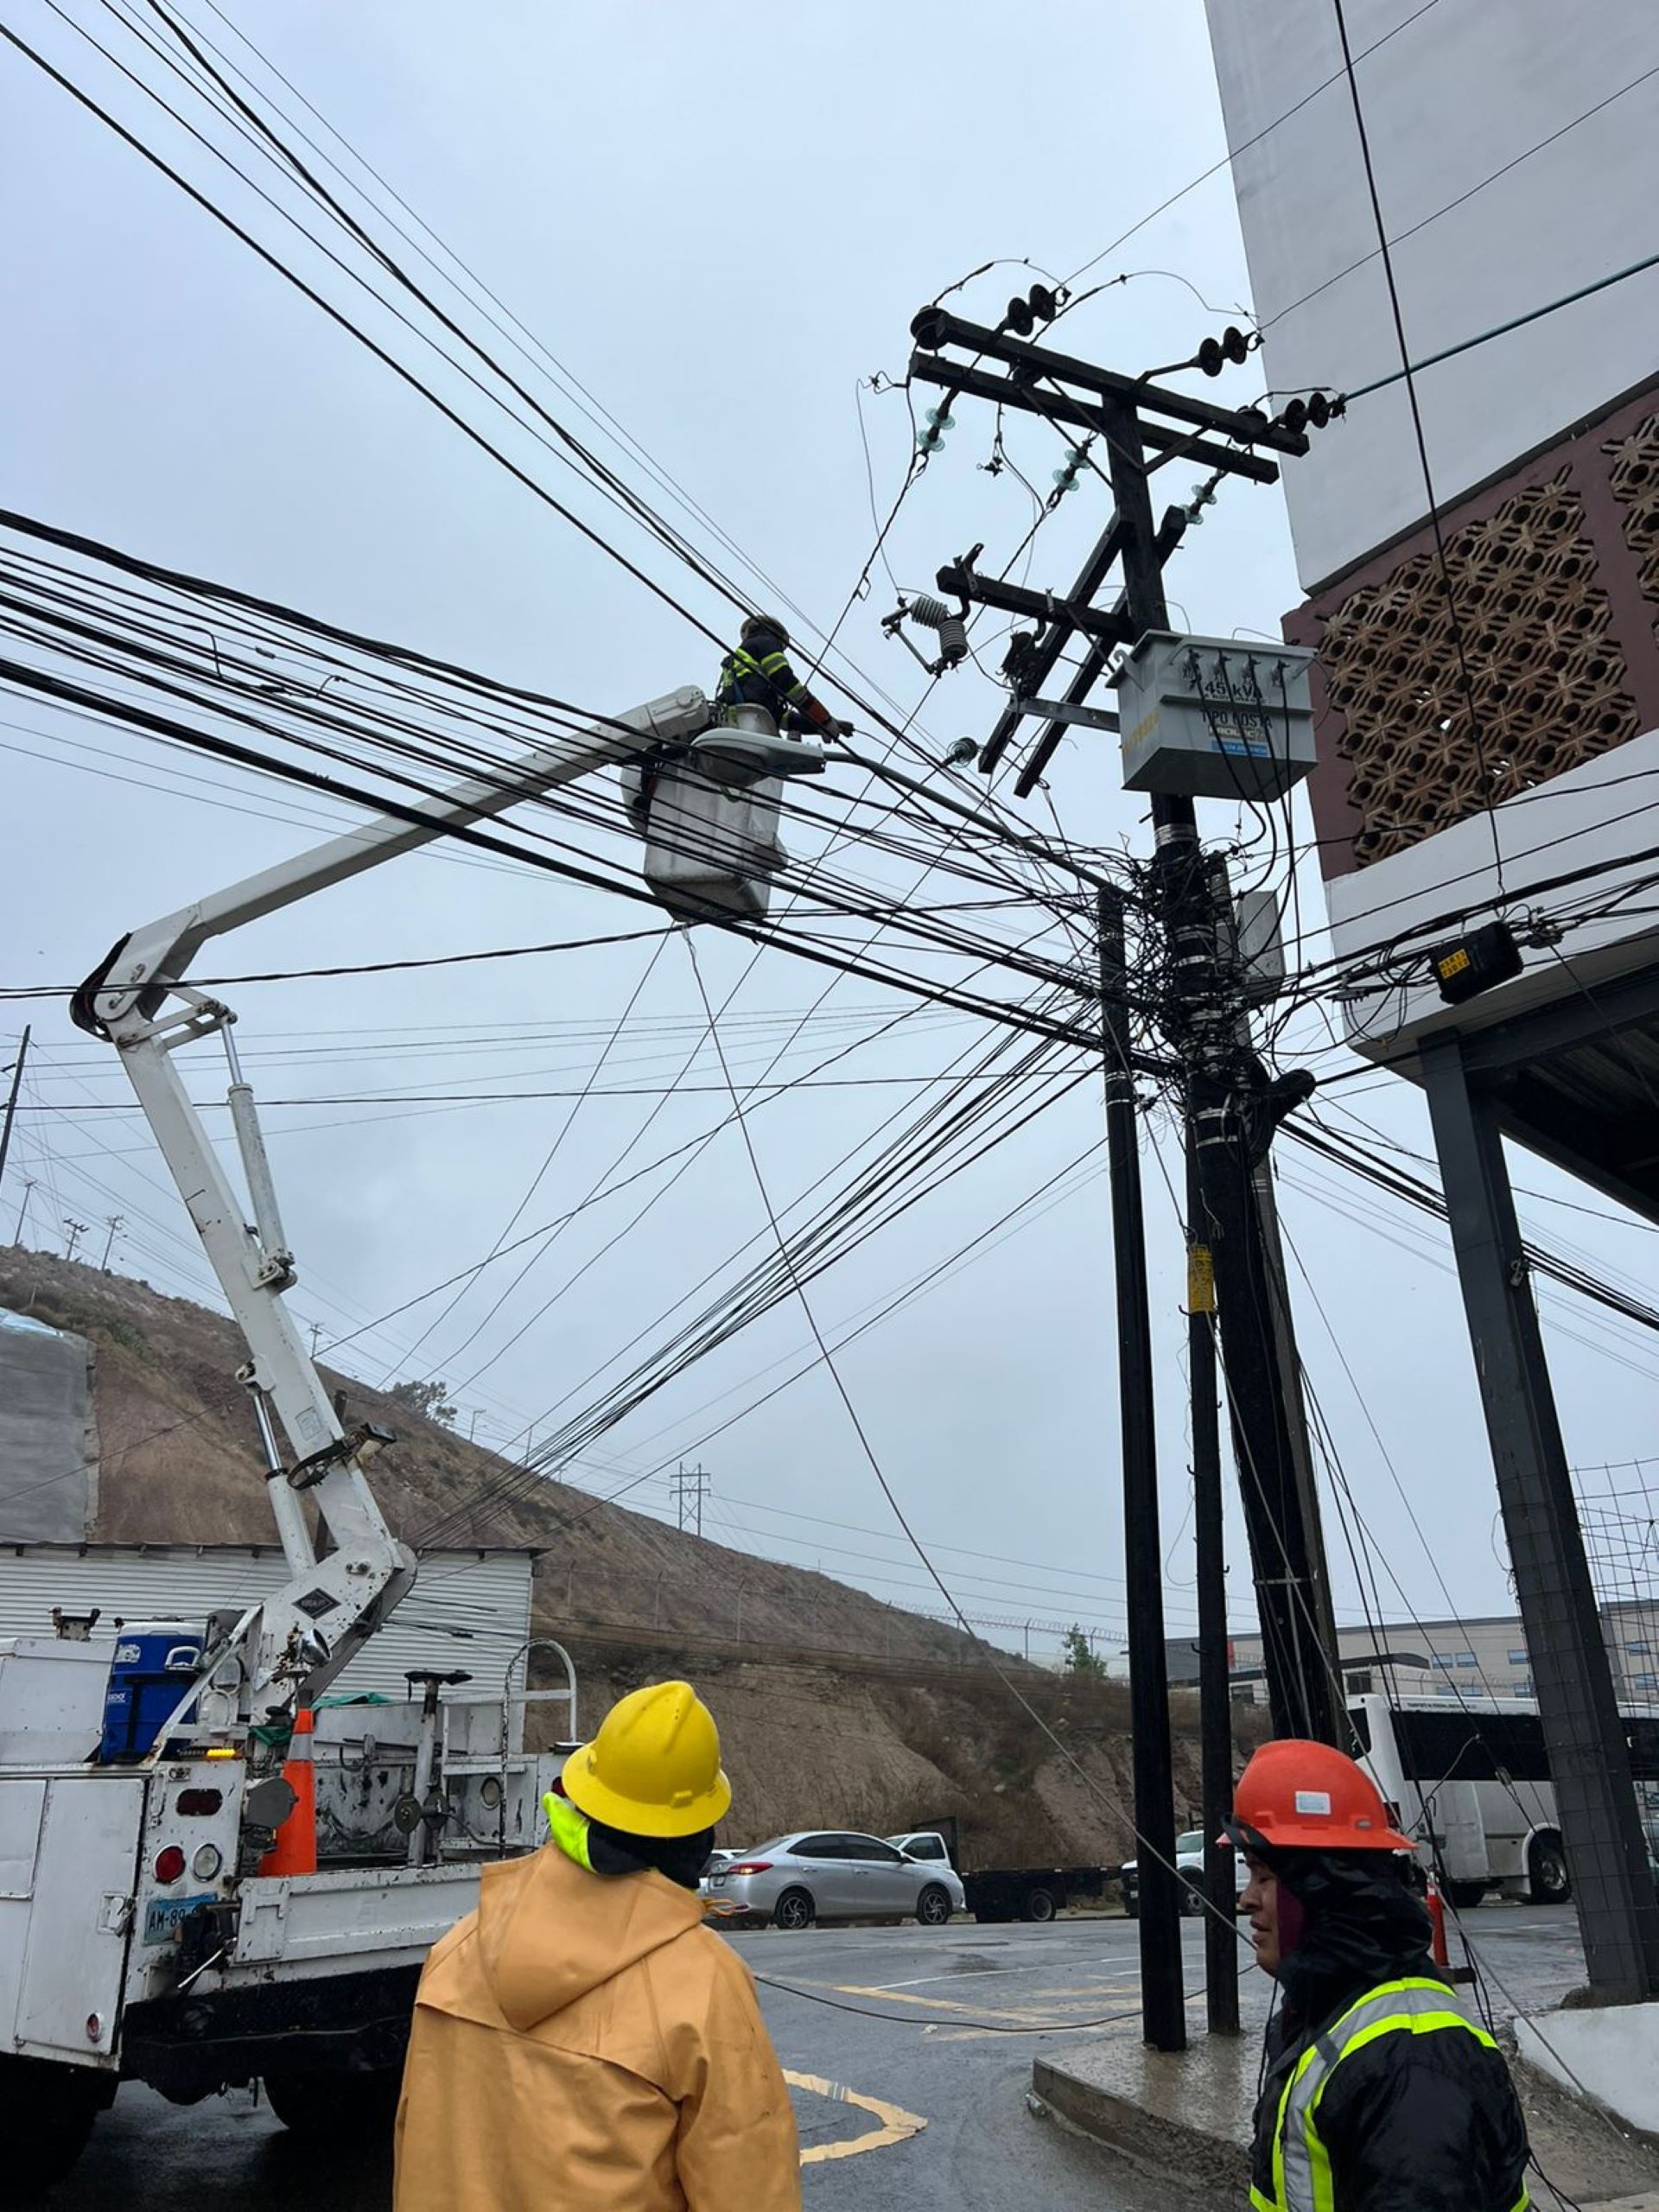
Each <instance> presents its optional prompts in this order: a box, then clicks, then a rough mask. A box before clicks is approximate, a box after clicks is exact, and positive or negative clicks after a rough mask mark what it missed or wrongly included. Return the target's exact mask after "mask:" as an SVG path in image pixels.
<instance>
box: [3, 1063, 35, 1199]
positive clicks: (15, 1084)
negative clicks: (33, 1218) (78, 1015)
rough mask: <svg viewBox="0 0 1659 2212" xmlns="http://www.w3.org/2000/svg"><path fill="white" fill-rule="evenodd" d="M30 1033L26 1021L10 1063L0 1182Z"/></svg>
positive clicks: (21, 1082) (20, 1087)
mask: <svg viewBox="0 0 1659 2212" xmlns="http://www.w3.org/2000/svg"><path fill="white" fill-rule="evenodd" d="M31 1034H32V1030H31V1028H30V1027H29V1024H27V1023H26V1024H25V1025H24V1027H23V1038H22V1044H20V1045H19V1046H18V1047H17V1057H16V1059H15V1060H14V1061H13V1062H12V1064H11V1089H10V1091H8V1092H7V1094H6V1117H5V1119H4V1121H3V1122H0V1182H3V1180H4V1179H5V1173H6V1154H8V1153H9V1152H10V1150H11V1125H12V1123H13V1122H15V1121H16V1118H17V1094H18V1092H19V1091H20V1090H22V1087H23V1062H24V1061H25V1060H26V1059H27V1058H29V1037H30V1035H31ZM23 1203H24V1205H28V1203H29V1199H28V1197H27V1195H25V1197H24V1199H23ZM18 1228H19V1233H20V1234H21V1232H22V1216H21V1215H20V1216H19V1217H18Z"/></svg>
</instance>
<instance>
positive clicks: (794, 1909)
mask: <svg viewBox="0 0 1659 2212" xmlns="http://www.w3.org/2000/svg"><path fill="white" fill-rule="evenodd" d="M816 1918H817V1906H816V1905H815V1904H813V1902H812V1899H811V1896H810V1892H808V1891H805V1890H785V1891H784V1894H783V1895H782V1897H779V1900H778V1902H777V1904H775V1905H773V1907H772V1926H773V1927H774V1928H791V1929H798V1928H810V1926H811V1925H812V1923H813V1921H814V1920H815V1919H816Z"/></svg>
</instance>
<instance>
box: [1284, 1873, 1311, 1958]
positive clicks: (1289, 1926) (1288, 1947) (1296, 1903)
mask: <svg viewBox="0 0 1659 2212" xmlns="http://www.w3.org/2000/svg"><path fill="white" fill-rule="evenodd" d="M1306 1926H1307V1914H1306V1910H1305V1909H1304V1907H1303V1904H1302V1901H1301V1899H1300V1897H1298V1896H1297V1895H1296V1894H1295V1892H1294V1891H1293V1890H1291V1889H1289V1888H1288V1887H1287V1885H1285V1883H1283V1882H1282V1881H1281V1883H1280V1885H1279V1955H1280V1957H1281V1959H1287V1958H1289V1957H1290V1956H1291V1955H1292V1953H1293V1952H1295V1951H1298V1950H1300V1948H1301V1942H1302V1936H1303V1933H1304V1931H1305V1930H1306Z"/></svg>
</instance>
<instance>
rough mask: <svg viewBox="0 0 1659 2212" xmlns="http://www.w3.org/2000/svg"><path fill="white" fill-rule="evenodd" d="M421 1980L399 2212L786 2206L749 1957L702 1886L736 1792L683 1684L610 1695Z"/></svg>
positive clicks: (768, 2053)
mask: <svg viewBox="0 0 1659 2212" xmlns="http://www.w3.org/2000/svg"><path fill="white" fill-rule="evenodd" d="M544 1802H545V1804H546V1808H547V1815H548V1821H549V1823H550V1827H551V1829H552V1838H551V1840H550V1842H549V1843H548V1844H547V1845H546V1847H544V1848H543V1849H542V1850H540V1851H537V1852H533V1853H531V1855H530V1856H529V1857H528V1858H525V1859H504V1860H502V1861H500V1862H499V1864H497V1865H495V1866H486V1867H485V1869H484V1870H483V1878H482V1882H481V1884H480V1893H479V1903H478V1910H477V1911H476V1912H472V1913H468V1915H467V1917H466V1919H465V1920H463V1921H462V1922H461V1923H460V1925H459V1926H458V1927H456V1928H453V1929H451V1930H450V1931H449V1933H448V1936H445V1937H444V1939H443V1941H442V1942H441V1943H439V1944H438V1945H437V1946H436V1947H435V1949H434V1950H433V1952H432V1955H431V1956H430V1958H429V1959H428V1961H427V1962H426V1967H425V1969H424V1971H423V1974H422V1975H421V1986H420V1989H419V1992H418V1993H417V1995H416V2000H415V2020H414V2024H413V2027H412V2028H411V2030H410V2043H409V2058H408V2062H407V2063H406V2065H405V2067H404V2094H403V2101H402V2103H401V2104H400V2105H399V2107H398V2111H397V2177H396V2181H395V2183H394V2191H393V2194H394V2202H395V2205H396V2212H543V2207H545V2208H546V2212H800V2202H801V2181H800V2152H799V2146H798V2141H797V2138H796V2133H795V2119H794V2114H793V2113H792V2112H791V2108H790V2101H789V2090H788V2088H787V2086H786V2084H785V2081H784V2077H783V2074H782V2071H781V2070H780V2069H779V2064H778V2060H777V2056H776V2055H775V2053H774V2052H773V2050H772V2044H771V2042H770V2040H769V2038H768V2037H767V2035H766V2028H765V2025H764V2024H763V2023H762V2021H761V2018H760V2007H759V2005H757V2004H756V2002H755V1995H754V1983H753V1979H752V1977H751V1975H750V1974H749V1970H748V1968H747V1967H746V1966H745V1965H744V1964H743V1962H742V1961H741V1959H740V1958H739V1957H738V1955H737V1954H736V1952H735V1951H734V1950H733V1949H732V1948H731V1946H730V1945H729V1944H728V1943H727V1942H723V1941H722V1940H721V1937H720V1936H717V1935H715V1931H714V1930H713V1929H712V1928H709V1927H706V1926H705V1925H704V1923H703V1912H702V1899H701V1898H700V1897H699V1896H698V1893H697V1880H698V1877H699V1876H700V1875H701V1873H702V1870H703V1867H704V1866H706V1864H707V1863H708V1859H709V1848H710V1846H711V1845H712V1844H713V1841H714V1836H715V1823H716V1822H717V1821H719V1820H720V1819H721V1816H722V1815H724V1813H725V1812H726V1810H727V1808H728V1806H729V1805H730V1803H731V1802H732V1789H731V1784H730V1783H728V1781H727V1779H726V1777H725V1774H724V1773H723V1772H722V1770H721V1764H720V1737H719V1734H718V1732H717V1731H716V1729H715V1722H714V1716H713V1715H712V1714H711V1713H710V1712H709V1708H708V1707H707V1706H706V1705H704V1703H703V1702H702V1699H701V1698H700V1697H698V1695H697V1694H696V1691H695V1690H693V1689H692V1688H691V1686H690V1683H689V1682H657V1683H654V1684H652V1687H651V1688H647V1689H640V1690H635V1691H634V1692H633V1693H632V1695H631V1696H629V1697H625V1698H624V1699H622V1700H621V1702H620V1704H618V1705H614V1706H613V1707H612V1708H611V1710H610V1712H609V1713H607V1714H606V1716H605V1720H604V1723H603V1725H602V1726H601V1729H600V1732H599V1733H598V1735H597V1736H595V1737H594V1740H593V1742H592V1743H591V1744H583V1745H581V1746H580V1747H579V1748H578V1749H577V1750H576V1751H573V1752H572V1753H571V1755H570V1757H569V1758H568V1759H567V1760H566V1762H565V1764H564V1770H563V1775H562V1777H561V1778H560V1786H559V1788H558V1789H557V1790H556V1791H554V1792H552V1793H550V1795H549V1796H548V1797H547V1798H546V1800H545V1801H544Z"/></svg>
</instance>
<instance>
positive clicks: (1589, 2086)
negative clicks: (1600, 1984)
mask: <svg viewBox="0 0 1659 2212" xmlns="http://www.w3.org/2000/svg"><path fill="white" fill-rule="evenodd" d="M1515 2039H1516V2043H1517V2044H1519V2046H1520V2050H1521V2056H1522V2058H1525V2059H1529V2060H1530V2062H1531V2063H1532V2064H1533V2065H1535V2066H1536V2067H1539V2068H1541V2069H1542V2071H1543V2072H1544V2073H1546V2074H1548V2075H1550V2076H1551V2078H1552V2079H1553V2080H1554V2081H1557V2082H1560V2085H1561V2087H1562V2088H1564V2089H1570V2090H1571V2091H1572V2092H1573V2094H1574V2095H1575V2096H1576V2095H1578V2094H1580V2092H1582V2091H1587V2092H1588V2094H1590V2095H1591V2096H1592V2097H1593V2098H1594V2099H1595V2100H1596V2101H1597V2103H1598V2104H1602V2105H1605V2106H1606V2107H1607V2109H1608V2111H1609V2112H1611V2113H1615V2114H1616V2115H1617V2116H1618V2118H1619V2119H1620V2120H1624V2121H1625V2122H1626V2123H1627V2124H1628V2125H1629V2126H1631V2127H1641V2128H1645V2129H1646V2131H1647V2133H1649V2135H1659V2005H1607V2006H1605V2007H1603V2008H1601V2009H1599V2010H1596V2011H1587V2012H1535V2013H1533V2014H1531V2015H1530V2016H1529V2015H1527V2014H1526V2013H1520V2014H1517V2016H1516V2023H1515Z"/></svg>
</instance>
